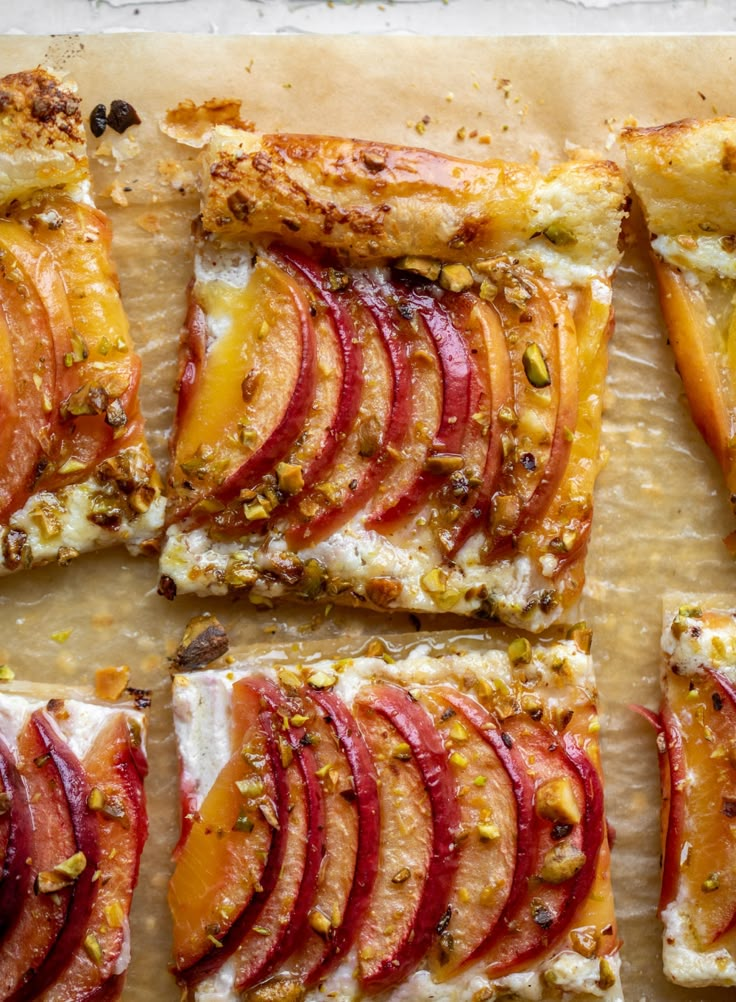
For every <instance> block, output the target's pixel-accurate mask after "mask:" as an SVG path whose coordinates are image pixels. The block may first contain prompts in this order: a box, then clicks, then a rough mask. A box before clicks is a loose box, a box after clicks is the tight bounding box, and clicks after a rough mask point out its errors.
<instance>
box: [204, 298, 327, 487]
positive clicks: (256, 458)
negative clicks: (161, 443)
mask: <svg viewBox="0 0 736 1002" xmlns="http://www.w3.org/2000/svg"><path fill="white" fill-rule="evenodd" d="M290 291H291V297H292V301H293V303H294V306H295V309H296V312H297V315H298V316H299V328H300V342H301V359H300V365H299V372H298V374H297V377H296V381H295V383H294V389H293V392H292V396H291V400H290V401H289V403H288V404H287V405H286V409H285V410H284V413H283V414H282V415H281V419H280V420H279V423H278V424H277V425H276V427H275V428H274V429H273V431H272V432H271V434H270V435H269V436H268V438H267V439H266V441H265V442H264V443H263V444H262V445H261V446H260V448H259V449H257V450H256V451H255V452H254V453H253V455H252V456H250V457H249V458H248V459H247V460H246V461H245V462H244V463H243V465H242V466H241V467H240V468H239V469H238V470H236V471H235V472H234V473H231V474H230V476H229V477H227V478H226V479H225V481H224V482H223V484H222V485H221V486H220V487H219V488H217V490H216V491H215V496H216V497H217V498H219V499H220V500H222V501H230V500H231V499H232V498H234V497H235V495H236V494H237V493H238V492H239V491H241V490H243V489H244V488H246V487H250V486H251V485H252V484H254V483H257V482H258V481H259V480H260V479H261V478H262V477H263V476H264V475H265V474H266V473H270V472H271V470H272V469H273V468H274V466H275V465H276V464H277V463H278V462H279V461H280V460H281V459H283V458H284V456H285V455H286V454H287V453H288V451H289V449H290V448H291V446H292V445H293V443H294V441H295V440H296V439H297V438H298V437H299V433H300V432H301V430H302V428H303V427H304V423H305V421H306V420H307V416H308V414H309V409H310V408H311V406H312V401H313V400H314V393H315V389H316V380H315V371H314V370H315V362H316V344H315V335H314V325H313V324H312V321H311V318H310V316H309V311H308V308H307V305H306V303H305V302H304V301H303V300H302V297H301V296H297V295H295V293H294V291H293V289H290Z"/></svg>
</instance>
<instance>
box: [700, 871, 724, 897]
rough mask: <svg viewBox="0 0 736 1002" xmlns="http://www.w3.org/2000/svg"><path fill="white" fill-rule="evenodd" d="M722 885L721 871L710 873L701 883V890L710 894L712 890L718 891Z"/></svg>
mask: <svg viewBox="0 0 736 1002" xmlns="http://www.w3.org/2000/svg"><path fill="white" fill-rule="evenodd" d="M720 886H721V875H720V873H710V874H708V876H707V877H706V878H705V880H704V881H703V883H702V884H701V885H700V889H701V891H704V892H705V893H706V894H709V893H710V892H711V891H717V890H718V888H719V887H720Z"/></svg>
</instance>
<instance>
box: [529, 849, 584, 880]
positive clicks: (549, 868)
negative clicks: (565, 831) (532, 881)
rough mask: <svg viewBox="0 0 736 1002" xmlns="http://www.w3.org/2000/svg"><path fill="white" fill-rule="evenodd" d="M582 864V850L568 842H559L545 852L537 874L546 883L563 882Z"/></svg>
mask: <svg viewBox="0 0 736 1002" xmlns="http://www.w3.org/2000/svg"><path fill="white" fill-rule="evenodd" d="M584 865H585V853H584V852H581V851H580V849H576V848H575V846H573V845H570V844H569V843H568V842H559V843H558V844H557V845H555V846H553V847H552V848H551V849H550V850H549V851H548V852H547V853H546V854H545V857H544V861H543V862H542V868H541V870H540V871H539V876H540V877H541V878H542V880H543V881H544V882H545V883H547V884H564V882H565V881H566V880H570V879H571V878H572V877H574V876H575V874H576V873H578V871H579V870H581V869H582V868H583V866H584Z"/></svg>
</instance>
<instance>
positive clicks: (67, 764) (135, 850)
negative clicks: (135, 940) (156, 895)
mask: <svg viewBox="0 0 736 1002" xmlns="http://www.w3.org/2000/svg"><path fill="white" fill-rule="evenodd" d="M49 688H50V687H48V686H41V685H25V684H24V685H20V684H18V683H13V684H11V685H8V686H4V688H3V692H2V693H0V957H1V958H2V959H1V961H0V999H3V1000H12V1002H26V1000H31V999H40V998H42V999H44V1000H45V1002H70V1000H75V1002H82V1000H92V999H96V1000H114V999H117V998H120V996H121V994H122V991H123V986H124V982H125V974H126V970H127V966H128V962H129V959H130V930H129V927H128V915H129V912H130V905H131V900H132V895H133V890H134V888H135V885H136V883H137V880H138V864H139V861H140V856H141V852H142V851H143V845H144V843H145V840H146V836H147V833H148V822H147V815H146V805H145V796H144V792H143V780H144V777H145V775H146V771H147V762H146V753H145V735H146V720H145V717H144V716H143V714H142V712H140V711H139V710H137V709H135V708H134V707H133V706H132V705H130V706H126V705H123V704H119V705H114V706H111V705H105V706H102V705H98V704H96V703H93V702H84V701H81V700H80V699H79V698H78V696H76V695H75V696H68V697H67V696H64V694H63V692H62V691H61V690H59V689H58V688H57V687H54V692H55V696H54V698H52V699H50V700H49V699H48V690H49ZM62 697H63V698H62Z"/></svg>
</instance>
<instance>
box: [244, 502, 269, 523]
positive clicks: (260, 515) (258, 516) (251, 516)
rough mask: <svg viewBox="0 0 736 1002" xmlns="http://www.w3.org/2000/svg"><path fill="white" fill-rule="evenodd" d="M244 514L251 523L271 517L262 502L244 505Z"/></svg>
mask: <svg viewBox="0 0 736 1002" xmlns="http://www.w3.org/2000/svg"><path fill="white" fill-rule="evenodd" d="M243 514H244V515H245V517H246V519H247V520H248V521H249V522H260V521H262V520H263V519H266V518H268V515H269V513H268V511H267V510H266V508H265V506H264V504H263V502H262V501H251V502H249V503H248V504H244V505H243Z"/></svg>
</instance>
